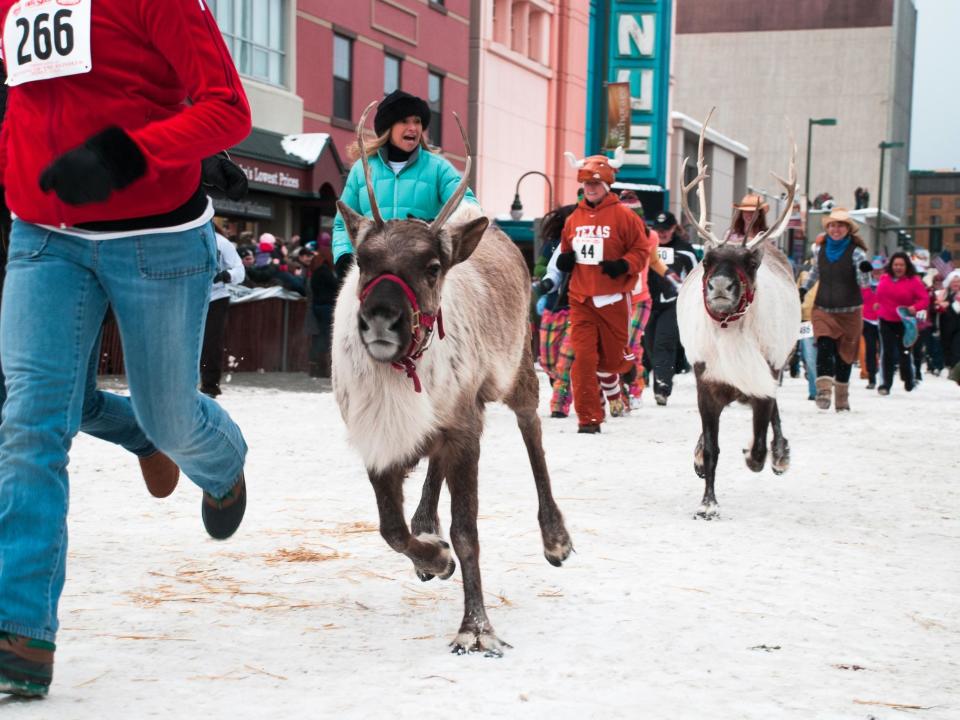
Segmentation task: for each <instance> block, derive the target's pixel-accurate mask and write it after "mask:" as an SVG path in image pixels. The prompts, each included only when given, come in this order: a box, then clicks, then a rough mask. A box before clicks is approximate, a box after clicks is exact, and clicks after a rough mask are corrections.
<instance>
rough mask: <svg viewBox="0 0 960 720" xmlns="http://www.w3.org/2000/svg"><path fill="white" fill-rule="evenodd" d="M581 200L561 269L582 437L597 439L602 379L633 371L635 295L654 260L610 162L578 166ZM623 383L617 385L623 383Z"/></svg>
mask: <svg viewBox="0 0 960 720" xmlns="http://www.w3.org/2000/svg"><path fill="white" fill-rule="evenodd" d="M578 165H579V170H578V171H577V180H578V181H579V182H582V183H583V200H581V201H580V203H579V205H577V209H576V210H574V211H573V213H572V214H571V215H570V217H569V218H567V222H566V224H565V225H564V227H563V236H562V239H561V241H560V252H561V254H560V255H559V256H558V257H557V267H558V268H559V269H560V270H563V271H564V272H569V273H571V275H570V285H569V288H568V295H569V297H570V338H571V342H572V344H573V353H574V359H573V369H572V371H571V374H570V377H571V381H572V384H573V404H574V406H575V408H576V410H577V419H578V423H579V430H578V432H581V433H598V432H600V423H602V422H603V418H604V413H603V406H602V403H601V399H600V385H599V383H598V380H597V374H598V373H603V374H608V375H617V374H619V373H621V372H626V371H627V370H629V369H630V366H631V365H632V363H631V362H630V361H625V359H624V357H625V354H627V353H628V346H627V343H628V325H629V322H630V310H631V308H632V305H631V301H630V291H631V290H632V289H633V287H634V285H636V283H637V275H638V273H639V272H640V270H641V269H642V268H643V267H644V266H645V265H646V263H647V260H648V258H649V256H650V249H649V247H648V240H647V235H646V231H645V229H644V225H643V221H642V220H641V219H640V218H639V217H637V215H636V214H635V213H634V212H633V211H632V210H630V208H628V207H626V206H625V205H623V203H621V202H620V200H619V199H618V198H617V196H616V195H614V194H613V193H611V192H610V185H612V184H613V180H614V176H615V168H614V165H616V166H619V163H618V162H616V161H611V160H610V159H609V158H608V157H607V156H606V155H593V156H590V157H588V158H585V159H584V160H581V161H579V163H578ZM618 382H619V380H618Z"/></svg>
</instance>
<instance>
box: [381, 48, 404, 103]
mask: <svg viewBox="0 0 960 720" xmlns="http://www.w3.org/2000/svg"><path fill="white" fill-rule="evenodd" d="M399 89H400V58H398V57H394V56H393V55H384V56H383V94H384V95H389V94H390V93H392V92H393V91H394V90H399Z"/></svg>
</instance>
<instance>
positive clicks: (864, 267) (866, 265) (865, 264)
mask: <svg viewBox="0 0 960 720" xmlns="http://www.w3.org/2000/svg"><path fill="white" fill-rule="evenodd" d="M859 267H860V272H862V273H868V272H873V265H871V264H870V261H869V260H861V261H860V265H859Z"/></svg>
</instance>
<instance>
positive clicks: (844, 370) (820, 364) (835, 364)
mask: <svg viewBox="0 0 960 720" xmlns="http://www.w3.org/2000/svg"><path fill="white" fill-rule="evenodd" d="M852 367H853V366H852V365H851V364H850V363H847V362H844V361H843V358H841V357H840V353H839V352H838V351H837V341H836V340H834V339H833V338H830V337H818V338H817V377H832V378H833V379H834V380H836V381H837V382H838V383H848V382H850V368H852Z"/></svg>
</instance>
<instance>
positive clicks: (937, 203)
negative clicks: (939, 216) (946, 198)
mask: <svg viewBox="0 0 960 720" xmlns="http://www.w3.org/2000/svg"><path fill="white" fill-rule="evenodd" d="M942 207H943V199H942V198H930V209H931V210H939V209H940V208H942Z"/></svg>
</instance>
